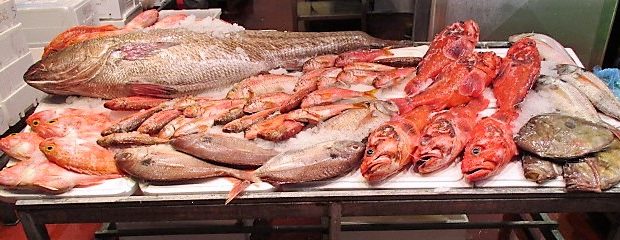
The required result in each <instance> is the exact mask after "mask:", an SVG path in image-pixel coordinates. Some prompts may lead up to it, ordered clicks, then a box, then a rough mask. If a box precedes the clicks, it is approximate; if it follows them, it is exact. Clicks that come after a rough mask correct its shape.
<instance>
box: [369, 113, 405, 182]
mask: <svg viewBox="0 0 620 240" xmlns="http://www.w3.org/2000/svg"><path fill="white" fill-rule="evenodd" d="M408 139H409V138H408V137H407V136H406V133H405V132H404V131H403V129H402V128H401V127H400V126H398V125H395V124H390V122H388V123H387V124H384V125H382V126H380V127H379V128H378V129H377V130H375V131H374V132H372V133H371V134H370V136H369V137H368V143H367V144H366V150H365V152H364V158H363V159H362V165H361V166H360V171H361V173H362V176H364V178H366V180H368V181H369V182H377V181H382V180H385V179H386V178H388V177H390V176H392V175H394V174H396V173H397V172H398V171H400V170H401V169H403V168H404V167H405V166H406V165H407V164H409V161H410V155H411V153H412V149H413V147H412V146H411V144H408V143H407V140H408Z"/></svg>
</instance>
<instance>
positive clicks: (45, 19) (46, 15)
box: [15, 0, 99, 47]
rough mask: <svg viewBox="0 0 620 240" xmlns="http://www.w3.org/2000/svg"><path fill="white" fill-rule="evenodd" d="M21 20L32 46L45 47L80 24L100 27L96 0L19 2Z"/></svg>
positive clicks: (32, 0) (19, 18)
mask: <svg viewBox="0 0 620 240" xmlns="http://www.w3.org/2000/svg"><path fill="white" fill-rule="evenodd" d="M15 6H16V7H17V21H19V22H21V23H22V24H23V26H22V27H23V29H24V36H25V37H26V41H27V42H28V46H29V47H43V46H45V45H47V43H49V42H50V41H51V40H52V39H53V38H54V37H56V35H58V34H59V33H61V32H63V31H65V30H67V29H68V28H70V27H73V26H77V25H99V18H97V17H96V16H95V15H96V14H95V6H94V4H93V2H92V0H30V1H29V0H17V1H16V2H15Z"/></svg>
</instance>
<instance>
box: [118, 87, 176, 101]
mask: <svg viewBox="0 0 620 240" xmlns="http://www.w3.org/2000/svg"><path fill="white" fill-rule="evenodd" d="M129 85H130V89H131V92H132V93H133V94H135V95H141V96H148V97H160V98H172V96H173V95H175V94H177V93H178V91H177V90H176V89H174V88H172V87H168V86H164V85H159V84H152V83H129Z"/></svg>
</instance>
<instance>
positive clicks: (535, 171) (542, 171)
mask: <svg viewBox="0 0 620 240" xmlns="http://www.w3.org/2000/svg"><path fill="white" fill-rule="evenodd" d="M521 165H522V166H523V175H524V176H525V178H526V179H527V180H530V181H532V182H536V183H539V184H540V183H544V182H547V181H549V180H553V179H556V178H557V177H558V176H561V175H562V167H561V166H560V165H558V164H557V163H554V162H551V161H549V160H545V159H541V158H539V157H537V156H534V155H531V154H524V155H523V157H522V158H521Z"/></svg>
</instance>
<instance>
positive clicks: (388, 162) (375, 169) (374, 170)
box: [360, 154, 395, 182]
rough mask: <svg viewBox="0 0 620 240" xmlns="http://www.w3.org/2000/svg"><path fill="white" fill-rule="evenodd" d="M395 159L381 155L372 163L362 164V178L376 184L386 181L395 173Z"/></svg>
mask: <svg viewBox="0 0 620 240" xmlns="http://www.w3.org/2000/svg"><path fill="white" fill-rule="evenodd" d="M393 159H394V157H392V156H389V155H386V154H383V155H380V156H378V157H376V158H374V159H372V160H371V161H365V162H364V163H366V164H362V166H361V168H360V171H361V172H362V176H364V178H366V179H367V180H368V181H369V182H376V181H381V180H383V179H386V178H387V177H389V176H391V175H392V174H394V173H395V171H392V168H391V166H392V163H393Z"/></svg>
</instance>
